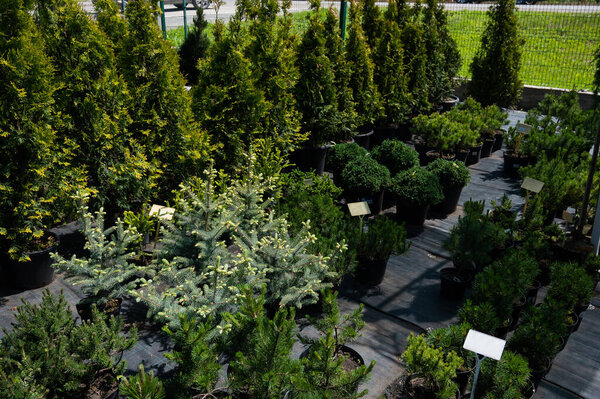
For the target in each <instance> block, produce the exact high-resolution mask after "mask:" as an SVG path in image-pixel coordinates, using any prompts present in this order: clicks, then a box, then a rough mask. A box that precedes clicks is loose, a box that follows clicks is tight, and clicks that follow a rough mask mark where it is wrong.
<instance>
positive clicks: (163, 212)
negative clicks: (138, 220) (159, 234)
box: [148, 204, 175, 220]
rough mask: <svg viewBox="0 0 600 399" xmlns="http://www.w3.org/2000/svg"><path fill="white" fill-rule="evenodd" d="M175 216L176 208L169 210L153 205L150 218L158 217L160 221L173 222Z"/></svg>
mask: <svg viewBox="0 0 600 399" xmlns="http://www.w3.org/2000/svg"><path fill="white" fill-rule="evenodd" d="M174 214H175V208H169V207H166V206H163V205H156V204H153V205H152V208H150V213H149V214H148V215H149V216H156V217H158V218H160V219H164V220H171V219H173V215H174Z"/></svg>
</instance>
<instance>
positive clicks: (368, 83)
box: [346, 5, 382, 131]
mask: <svg viewBox="0 0 600 399" xmlns="http://www.w3.org/2000/svg"><path fill="white" fill-rule="evenodd" d="M346 59H347V60H348V65H349V67H350V76H349V78H350V79H349V81H348V85H349V86H350V88H351V89H352V97H353V99H354V102H355V109H356V117H357V121H356V124H357V127H358V129H359V130H361V129H365V131H368V130H370V129H372V128H373V126H374V124H375V122H376V121H377V120H378V119H379V117H380V115H381V112H382V108H381V103H380V96H379V92H378V91H377V87H376V86H375V83H374V82H373V69H374V65H373V60H372V59H371V50H370V48H369V45H368V44H367V40H366V38H365V34H364V32H363V28H362V26H361V21H360V9H359V7H358V6H357V5H353V6H352V7H351V8H350V26H349V29H348V40H347V41H346Z"/></svg>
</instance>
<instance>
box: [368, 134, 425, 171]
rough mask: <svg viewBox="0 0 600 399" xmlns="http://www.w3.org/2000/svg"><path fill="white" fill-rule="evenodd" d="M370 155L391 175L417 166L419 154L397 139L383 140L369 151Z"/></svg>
mask: <svg viewBox="0 0 600 399" xmlns="http://www.w3.org/2000/svg"><path fill="white" fill-rule="evenodd" d="M371 156H372V157H373V159H375V160H376V161H377V162H379V163H380V164H382V165H383V166H385V167H386V168H388V170H389V171H390V174H391V175H392V176H394V175H396V174H397V173H399V172H402V171H404V170H407V169H411V168H414V167H415V166H419V154H418V153H417V152H416V151H415V150H414V149H412V148H411V147H409V146H407V145H406V144H404V143H403V142H402V141H398V140H385V141H384V142H383V143H381V144H380V145H378V146H377V147H375V148H374V149H373V150H372V151H371Z"/></svg>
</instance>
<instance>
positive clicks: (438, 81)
mask: <svg viewBox="0 0 600 399" xmlns="http://www.w3.org/2000/svg"><path fill="white" fill-rule="evenodd" d="M423 27H424V33H425V48H426V51H427V69H426V70H427V80H428V83H429V86H428V88H429V101H430V102H431V103H432V104H434V105H439V104H440V103H441V102H442V101H443V100H444V99H445V98H446V97H447V96H448V95H449V94H450V93H451V92H452V88H453V87H454V79H453V78H454V76H455V75H456V74H457V73H458V69H459V68H460V54H459V52H458V47H457V45H456V42H455V41H454V39H453V38H452V37H451V36H450V32H449V31H448V16H447V12H446V10H445V9H444V7H442V6H440V5H439V4H438V2H437V0H427V7H425V8H424V10H423Z"/></svg>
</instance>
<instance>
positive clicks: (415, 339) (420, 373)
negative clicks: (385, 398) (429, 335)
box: [402, 333, 462, 399]
mask: <svg viewBox="0 0 600 399" xmlns="http://www.w3.org/2000/svg"><path fill="white" fill-rule="evenodd" d="M402 360H404V362H405V363H406V366H407V368H408V371H409V372H410V373H412V374H413V375H414V376H416V377H421V378H422V379H423V382H422V385H421V386H417V385H416V384H411V382H412V381H416V380H412V381H411V380H409V381H408V382H407V386H406V387H405V389H406V390H407V394H408V395H409V396H408V397H411V398H421V397H434V396H435V397H437V398H440V399H450V398H454V397H455V395H456V390H457V385H456V383H455V382H454V381H453V379H454V378H455V377H456V370H457V369H458V368H459V367H460V365H461V363H462V359H461V358H460V357H458V355H456V353H454V352H452V351H451V352H449V353H447V354H446V353H444V351H443V350H442V349H438V348H435V347H433V346H432V345H430V344H428V343H427V340H426V338H425V337H424V336H423V335H418V336H415V335H414V334H412V333H411V335H410V337H408V347H407V348H406V350H405V351H404V353H403V354H402Z"/></svg>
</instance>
